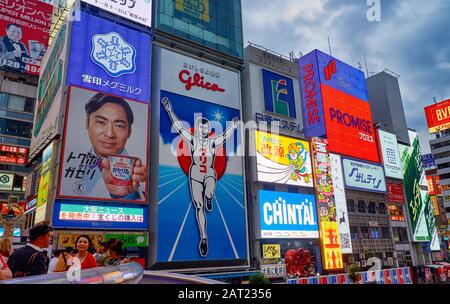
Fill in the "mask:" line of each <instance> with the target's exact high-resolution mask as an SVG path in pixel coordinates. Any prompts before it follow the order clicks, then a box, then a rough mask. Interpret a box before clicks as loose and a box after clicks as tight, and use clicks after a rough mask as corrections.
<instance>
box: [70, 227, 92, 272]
mask: <svg viewBox="0 0 450 304" xmlns="http://www.w3.org/2000/svg"><path fill="white" fill-rule="evenodd" d="M92 247H93V246H92V240H91V238H90V237H89V236H88V235H80V236H79V237H78V238H77V240H76V242H75V249H76V251H77V255H76V256H75V258H77V259H78V260H79V261H80V264H81V270H85V269H90V268H95V267H97V262H96V261H95V258H94V256H93V255H92V254H90V253H89V250H91V249H92Z"/></svg>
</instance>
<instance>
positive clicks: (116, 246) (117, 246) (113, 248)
mask: <svg viewBox="0 0 450 304" xmlns="http://www.w3.org/2000/svg"><path fill="white" fill-rule="evenodd" d="M122 246H123V242H122V241H121V240H117V241H115V242H114V243H113V244H111V245H110V247H109V251H110V252H115V253H116V254H117V255H118V256H121V255H123V254H124V250H123V247H122Z"/></svg>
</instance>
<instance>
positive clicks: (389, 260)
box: [388, 258, 394, 266]
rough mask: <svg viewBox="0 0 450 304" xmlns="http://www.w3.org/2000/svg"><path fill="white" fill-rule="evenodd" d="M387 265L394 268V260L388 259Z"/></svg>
mask: <svg viewBox="0 0 450 304" xmlns="http://www.w3.org/2000/svg"><path fill="white" fill-rule="evenodd" d="M388 265H389V266H394V259H393V258H388Z"/></svg>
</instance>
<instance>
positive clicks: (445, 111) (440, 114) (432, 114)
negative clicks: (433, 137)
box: [425, 99, 450, 134]
mask: <svg viewBox="0 0 450 304" xmlns="http://www.w3.org/2000/svg"><path fill="white" fill-rule="evenodd" d="M425 115H426V117H427V123H428V131H429V132H430V134H433V133H437V132H439V131H443V130H447V129H449V128H450V99H448V100H445V101H442V102H440V103H437V104H433V105H430V106H428V107H425Z"/></svg>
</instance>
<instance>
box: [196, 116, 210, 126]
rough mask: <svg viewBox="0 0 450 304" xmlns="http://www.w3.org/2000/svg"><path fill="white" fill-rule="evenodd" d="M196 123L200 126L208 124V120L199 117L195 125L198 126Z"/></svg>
mask: <svg viewBox="0 0 450 304" xmlns="http://www.w3.org/2000/svg"><path fill="white" fill-rule="evenodd" d="M198 123H201V124H202V125H207V124H210V122H209V120H208V119H207V118H204V117H200V118H199V119H198V120H197V124H198Z"/></svg>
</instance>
